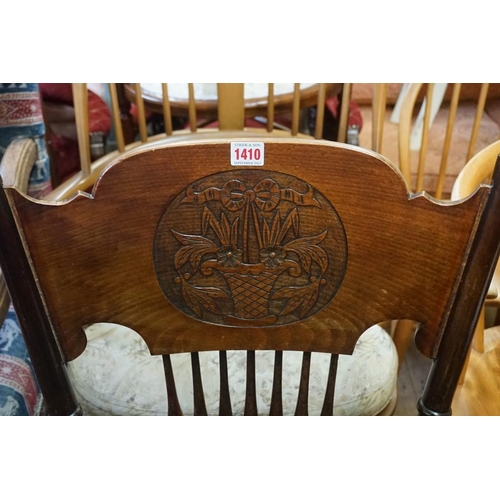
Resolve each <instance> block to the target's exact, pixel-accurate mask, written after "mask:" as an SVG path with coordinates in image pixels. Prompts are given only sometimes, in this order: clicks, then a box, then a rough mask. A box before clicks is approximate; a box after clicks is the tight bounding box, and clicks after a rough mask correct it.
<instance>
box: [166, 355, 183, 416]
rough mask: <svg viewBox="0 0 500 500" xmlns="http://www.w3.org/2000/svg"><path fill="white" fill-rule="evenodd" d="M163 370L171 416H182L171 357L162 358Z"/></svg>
mask: <svg viewBox="0 0 500 500" xmlns="http://www.w3.org/2000/svg"><path fill="white" fill-rule="evenodd" d="M162 359H163V369H164V371H165V382H166V384H167V405H168V414H169V416H170V415H171V416H182V415H183V413H182V409H181V405H180V404H179V398H178V397H177V389H176V388H175V378H174V371H173V370H172V360H171V359H170V355H168V354H166V355H164V356H162Z"/></svg>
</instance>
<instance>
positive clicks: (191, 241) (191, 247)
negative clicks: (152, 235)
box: [171, 229, 218, 271]
mask: <svg viewBox="0 0 500 500" xmlns="http://www.w3.org/2000/svg"><path fill="white" fill-rule="evenodd" d="M171 231H172V233H173V235H174V236H175V237H176V239H177V241H179V243H182V245H183V246H182V247H181V248H179V250H178V251H177V253H176V254H175V258H174V265H175V268H176V269H177V270H179V269H180V268H181V267H182V266H183V265H184V264H185V263H186V262H187V261H188V260H189V263H190V264H191V267H192V268H193V271H196V270H197V269H198V268H199V267H200V263H201V258H202V257H203V255H205V254H206V253H214V252H217V250H218V247H217V245H215V243H214V242H213V241H210V240H209V239H208V238H205V237H204V236H199V235H197V234H182V233H178V232H177V231H175V230H174V229H172V230H171Z"/></svg>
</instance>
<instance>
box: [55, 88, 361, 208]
mask: <svg viewBox="0 0 500 500" xmlns="http://www.w3.org/2000/svg"><path fill="white" fill-rule="evenodd" d="M161 85H162V92H163V93H162V95H163V103H162V112H163V114H162V118H163V120H162V123H163V124H164V130H163V131H162V132H161V133H155V131H153V130H152V129H151V128H148V116H149V115H148V112H147V111H146V108H145V102H144V99H143V97H142V92H141V91H140V88H141V87H140V84H139V83H136V84H134V88H135V90H136V92H135V96H134V98H135V102H134V105H135V111H134V115H135V121H136V122H137V129H138V136H139V138H138V140H136V138H135V132H134V131H133V130H131V128H130V126H129V124H130V120H129V116H128V106H129V105H130V103H129V102H128V101H127V102H126V103H125V108H126V109H125V110H124V100H123V87H122V86H121V84H109V94H110V106H111V115H112V118H113V125H114V131H115V136H116V148H117V149H116V150H114V151H111V152H108V153H107V154H106V155H105V156H103V157H102V158H99V159H98V160H96V161H92V158H91V153H90V144H89V134H90V126H89V118H88V100H87V99H88V98H87V88H86V85H85V84H73V99H74V106H75V120H76V127H77V134H78V137H79V147H80V166H81V171H80V172H78V173H76V174H74V175H72V176H71V177H70V178H68V179H67V180H66V181H65V182H63V183H62V184H61V185H60V186H58V187H57V188H56V189H55V191H54V192H53V193H51V194H50V196H49V198H48V199H51V200H55V199H61V198H65V197H67V195H68V193H70V192H74V190H75V189H81V190H88V189H90V188H91V187H92V185H93V184H94V182H95V181H96V179H97V177H98V176H99V174H100V173H101V172H102V170H103V169H104V168H105V166H106V165H108V164H109V163H110V162H111V161H112V160H113V159H114V158H116V157H117V156H118V155H119V154H120V153H122V152H125V151H131V150H133V149H135V148H137V147H139V146H142V145H144V144H147V143H151V142H161V143H164V142H175V141H186V140H191V139H193V138H195V137H196V134H200V133H203V134H209V135H207V137H216V135H214V134H217V133H219V132H220V131H222V132H224V134H225V133H227V132H234V133H235V135H237V134H236V132H238V131H240V132H241V131H244V132H245V135H247V136H248V135H252V136H261V137H265V136H267V135H273V136H276V137H303V138H316V139H320V138H322V137H323V136H324V134H326V133H330V132H327V125H330V126H332V127H333V126H334V125H335V127H336V132H335V134H336V135H337V136H338V137H339V140H340V141H341V142H344V141H345V140H346V138H347V129H348V123H349V121H351V122H352V123H355V124H358V125H357V126H358V128H359V127H360V122H361V118H360V116H359V115H357V114H356V109H352V110H350V106H349V104H350V94H351V90H350V89H351V86H350V84H343V87H342V92H341V100H340V102H339V101H337V104H335V103H333V102H332V103H331V104H332V106H335V111H336V113H337V117H336V118H335V122H336V123H335V124H333V123H331V122H328V121H325V109H327V108H328V103H327V90H328V89H329V87H328V85H329V84H325V83H321V84H317V87H315V96H316V99H317V101H316V103H317V105H316V108H317V112H316V113H315V116H314V120H313V121H314V133H313V134H312V135H311V134H308V133H303V132H300V131H299V123H300V116H301V93H300V84H293V85H294V93H293V99H292V101H291V103H290V109H289V115H290V124H291V128H287V127H279V128H276V127H275V120H274V117H275V111H274V97H272V98H269V97H268V100H267V112H266V114H265V115H264V117H263V118H264V119H265V124H264V123H260V122H252V124H251V126H249V127H247V126H246V124H245V99H244V84H239V83H236V84H235V83H229V84H226V83H219V84H217V95H218V101H217V112H218V115H217V123H216V125H217V126H215V127H214V126H213V124H212V126H208V127H205V126H204V127H198V116H197V100H196V96H195V94H194V84H188V86H189V89H190V90H189V92H188V93H189V102H188V109H189V123H188V127H187V128H184V127H183V128H181V129H178V130H176V129H175V127H174V125H175V121H174V116H173V113H172V105H171V102H170V97H169V90H168V84H161ZM337 85H338V84H337ZM338 88H339V87H338V86H337V87H335V89H338ZM137 90H139V91H137ZM268 90H269V91H270V93H269V94H268V96H269V95H270V96H274V90H273V84H268ZM330 91H331V90H330ZM308 99H309V97H308ZM308 102H309V101H308ZM325 103H327V104H325ZM280 109H281V108H280ZM205 125H207V123H205ZM131 138H133V142H131V143H130V142H129V141H130V140H131Z"/></svg>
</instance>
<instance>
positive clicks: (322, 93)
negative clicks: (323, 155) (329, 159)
mask: <svg viewBox="0 0 500 500" xmlns="http://www.w3.org/2000/svg"><path fill="white" fill-rule="evenodd" d="M325 101H326V85H325V84H324V83H320V84H319V90H318V104H317V106H316V124H315V126H314V138H315V139H321V138H322V137H323V124H324V122H325Z"/></svg>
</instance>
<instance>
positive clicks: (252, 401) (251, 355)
mask: <svg viewBox="0 0 500 500" xmlns="http://www.w3.org/2000/svg"><path fill="white" fill-rule="evenodd" d="M244 414H245V416H255V415H257V414H258V413H257V390H256V387H255V351H247V384H246V392H245V410H244Z"/></svg>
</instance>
